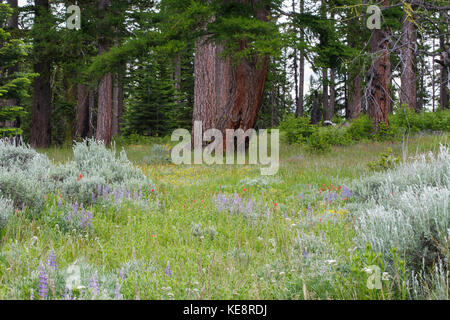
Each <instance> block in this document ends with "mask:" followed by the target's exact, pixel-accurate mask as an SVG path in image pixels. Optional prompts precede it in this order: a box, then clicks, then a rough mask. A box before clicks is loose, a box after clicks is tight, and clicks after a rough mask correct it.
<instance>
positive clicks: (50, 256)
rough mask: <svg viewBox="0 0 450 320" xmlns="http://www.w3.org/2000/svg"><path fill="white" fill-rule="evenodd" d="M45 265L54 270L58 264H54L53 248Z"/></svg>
mask: <svg viewBox="0 0 450 320" xmlns="http://www.w3.org/2000/svg"><path fill="white" fill-rule="evenodd" d="M47 265H48V266H49V267H50V268H52V269H54V270H57V269H58V266H57V264H56V256H55V251H54V250H53V249H52V250H51V251H50V252H49V254H48V259H47Z"/></svg>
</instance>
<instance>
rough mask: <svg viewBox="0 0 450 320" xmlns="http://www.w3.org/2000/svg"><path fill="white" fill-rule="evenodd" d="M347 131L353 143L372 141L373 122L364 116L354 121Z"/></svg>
mask: <svg viewBox="0 0 450 320" xmlns="http://www.w3.org/2000/svg"><path fill="white" fill-rule="evenodd" d="M347 130H348V132H349V134H350V136H351V137H352V140H353V141H360V140H363V139H370V138H372V133H373V122H372V120H370V118H369V116H368V115H366V114H364V115H362V116H360V117H359V118H358V119H355V120H353V121H352V123H351V125H350V127H349V128H348V129H347Z"/></svg>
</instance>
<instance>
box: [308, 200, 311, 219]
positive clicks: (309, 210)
mask: <svg viewBox="0 0 450 320" xmlns="http://www.w3.org/2000/svg"><path fill="white" fill-rule="evenodd" d="M311 214H312V207H311V203H308V217H311Z"/></svg>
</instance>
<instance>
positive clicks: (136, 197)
mask: <svg viewBox="0 0 450 320" xmlns="http://www.w3.org/2000/svg"><path fill="white" fill-rule="evenodd" d="M137 199H138V193H137V191H135V192H134V200H136V201H137Z"/></svg>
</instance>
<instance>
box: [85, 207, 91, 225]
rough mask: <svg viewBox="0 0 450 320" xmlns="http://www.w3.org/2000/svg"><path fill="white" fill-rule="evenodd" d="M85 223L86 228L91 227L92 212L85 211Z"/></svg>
mask: <svg viewBox="0 0 450 320" xmlns="http://www.w3.org/2000/svg"><path fill="white" fill-rule="evenodd" d="M86 221H87V225H88V227H90V226H91V225H92V212H90V211H86Z"/></svg>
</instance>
